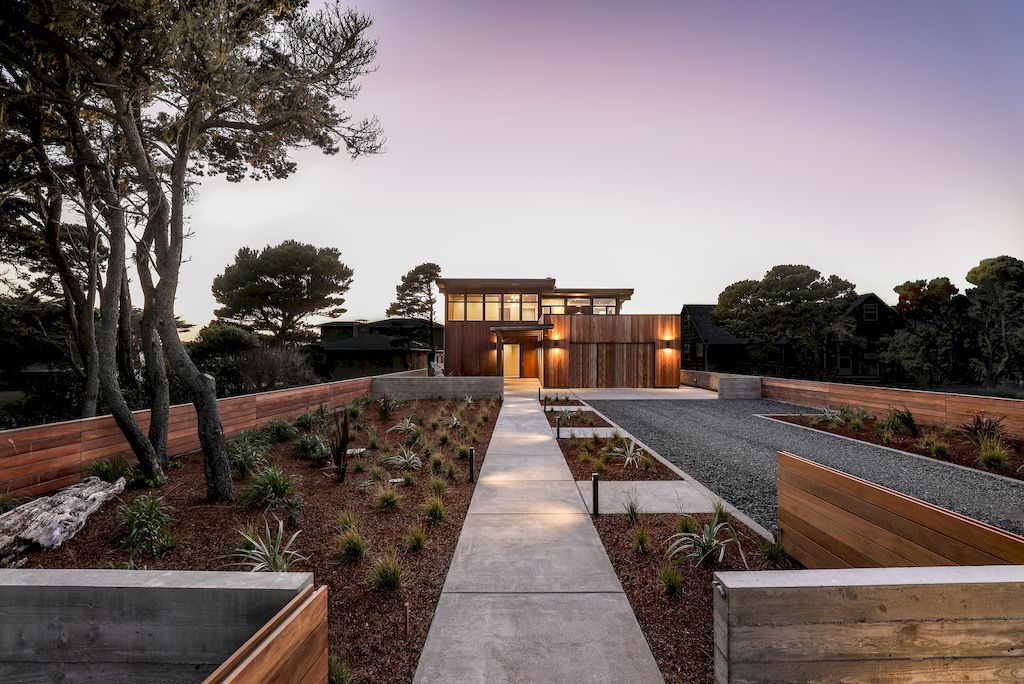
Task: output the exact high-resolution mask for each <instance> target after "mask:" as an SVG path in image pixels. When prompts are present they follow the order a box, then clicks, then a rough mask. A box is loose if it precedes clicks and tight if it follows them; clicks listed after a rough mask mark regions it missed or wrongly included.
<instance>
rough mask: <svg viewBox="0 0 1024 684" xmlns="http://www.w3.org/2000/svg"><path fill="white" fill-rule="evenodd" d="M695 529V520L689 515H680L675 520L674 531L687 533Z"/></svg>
mask: <svg viewBox="0 0 1024 684" xmlns="http://www.w3.org/2000/svg"><path fill="white" fill-rule="evenodd" d="M696 531H697V520H696V518H694V517H693V516H690V515H681V516H679V520H677V521H676V532H679V533H681V534H687V533H690V532H696Z"/></svg>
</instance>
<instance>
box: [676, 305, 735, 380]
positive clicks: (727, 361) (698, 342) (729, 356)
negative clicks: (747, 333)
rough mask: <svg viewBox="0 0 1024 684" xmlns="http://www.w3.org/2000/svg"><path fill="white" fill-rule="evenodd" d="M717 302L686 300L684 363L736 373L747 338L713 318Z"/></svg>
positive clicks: (694, 367) (682, 324)
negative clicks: (696, 302)
mask: <svg viewBox="0 0 1024 684" xmlns="http://www.w3.org/2000/svg"><path fill="white" fill-rule="evenodd" d="M714 310H715V305H714V304H685V305H683V309H682V311H680V314H679V315H680V329H681V331H682V342H683V354H682V365H683V368H686V369H688V370H707V371H718V372H724V373H735V372H736V371H737V370H738V369H737V367H736V366H737V364H738V363H742V362H743V361H744V360H746V357H747V355H746V349H747V340H746V339H744V338H740V337H736V336H735V335H733V334H732V333H731V332H729V331H728V330H726V329H725V328H723V327H722V326H720V325H718V324H716V323H715V322H714V320H713V319H712V316H711V314H712V312H713V311H714Z"/></svg>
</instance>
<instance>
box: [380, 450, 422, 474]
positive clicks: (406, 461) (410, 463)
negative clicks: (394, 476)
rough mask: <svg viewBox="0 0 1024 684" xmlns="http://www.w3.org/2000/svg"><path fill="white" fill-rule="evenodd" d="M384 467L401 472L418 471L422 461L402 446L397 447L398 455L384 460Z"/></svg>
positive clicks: (414, 453) (413, 452)
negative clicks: (390, 467) (397, 469)
mask: <svg viewBox="0 0 1024 684" xmlns="http://www.w3.org/2000/svg"><path fill="white" fill-rule="evenodd" d="M384 465H388V466H392V467H394V468H399V469H401V470H419V469H420V468H421V467H422V466H423V461H421V460H420V457H419V456H417V455H416V452H415V451H413V450H412V449H409V448H407V447H404V446H403V447H399V453H397V454H395V455H394V456H391V457H389V458H386V459H384Z"/></svg>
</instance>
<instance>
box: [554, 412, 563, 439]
mask: <svg viewBox="0 0 1024 684" xmlns="http://www.w3.org/2000/svg"><path fill="white" fill-rule="evenodd" d="M555 439H562V416H555Z"/></svg>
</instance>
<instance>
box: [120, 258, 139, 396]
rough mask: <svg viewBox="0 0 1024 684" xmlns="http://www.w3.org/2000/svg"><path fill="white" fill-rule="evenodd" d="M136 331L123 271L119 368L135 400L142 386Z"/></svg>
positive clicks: (124, 383)
mask: <svg viewBox="0 0 1024 684" xmlns="http://www.w3.org/2000/svg"><path fill="white" fill-rule="evenodd" d="M135 362H136V357H135V333H134V331H133V330H132V295H131V292H130V291H129V290H128V274H127V272H122V273H121V304H120V315H119V316H118V321H117V370H118V373H119V374H120V376H121V383H122V387H123V388H124V389H125V391H127V392H128V393H129V396H131V397H132V400H133V401H137V400H138V399H139V393H140V390H141V387H140V386H139V376H138V375H137V374H136V371H135Z"/></svg>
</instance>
